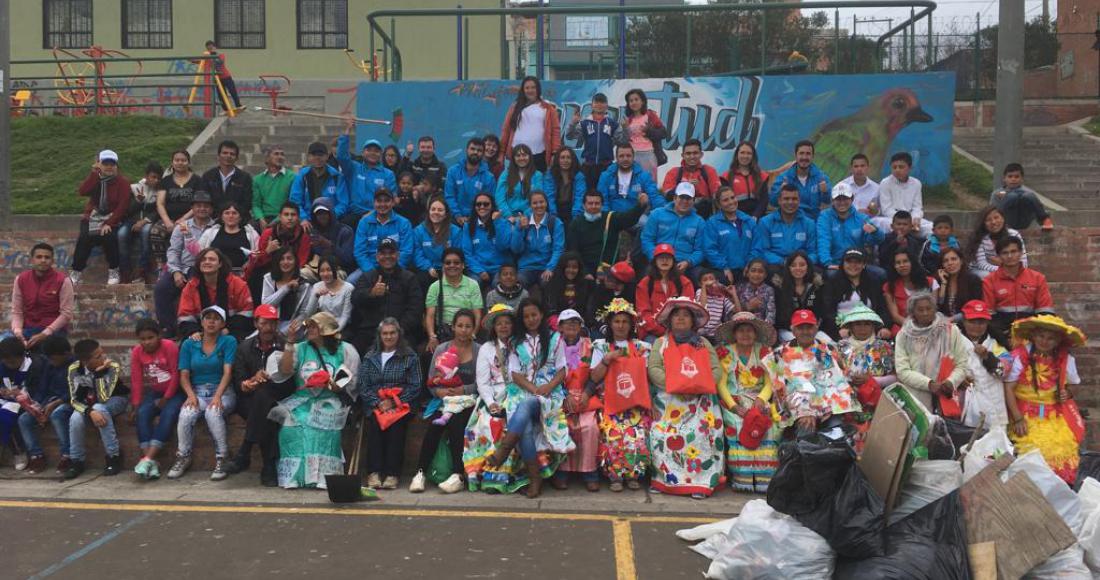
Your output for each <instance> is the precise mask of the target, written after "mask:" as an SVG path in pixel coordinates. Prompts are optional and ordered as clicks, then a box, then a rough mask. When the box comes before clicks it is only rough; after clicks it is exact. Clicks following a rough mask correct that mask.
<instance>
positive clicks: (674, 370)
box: [664, 339, 718, 395]
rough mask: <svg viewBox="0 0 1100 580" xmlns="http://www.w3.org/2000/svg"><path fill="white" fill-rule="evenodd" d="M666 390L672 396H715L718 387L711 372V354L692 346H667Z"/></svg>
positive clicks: (665, 360) (670, 344)
mask: <svg viewBox="0 0 1100 580" xmlns="http://www.w3.org/2000/svg"><path fill="white" fill-rule="evenodd" d="M664 362H665V390H666V391H667V392H668V394H670V395H714V394H717V393H718V387H717V385H716V384H715V381H714V374H713V373H712V372H711V370H710V353H709V352H708V351H707V349H705V348H703V347H701V346H700V347H694V346H691V345H690V344H673V343H672V341H671V339H670V340H669V343H668V344H667V345H666V346H665V353H664Z"/></svg>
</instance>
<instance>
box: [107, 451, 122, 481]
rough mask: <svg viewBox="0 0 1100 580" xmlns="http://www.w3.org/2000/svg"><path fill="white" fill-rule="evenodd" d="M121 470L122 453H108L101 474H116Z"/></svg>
mask: <svg viewBox="0 0 1100 580" xmlns="http://www.w3.org/2000/svg"><path fill="white" fill-rule="evenodd" d="M121 472H122V455H108V456H107V460H106V462H105V465H104V466H103V475H107V476H111V475H118V474H119V473H121Z"/></svg>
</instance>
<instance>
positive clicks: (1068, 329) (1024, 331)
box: [1012, 314, 1088, 346]
mask: <svg viewBox="0 0 1100 580" xmlns="http://www.w3.org/2000/svg"><path fill="white" fill-rule="evenodd" d="M1036 330H1052V331H1054V332H1057V333H1058V334H1061V335H1062V336H1064V337H1065V338H1064V339H1063V342H1067V343H1069V345H1070V346H1081V345H1083V344H1085V341H1086V340H1088V338H1087V337H1085V333H1083V332H1081V329H1079V328H1077V327H1076V326H1073V325H1071V324H1067V323H1066V321H1065V320H1062V318H1061V317H1059V316H1055V315H1053V314H1040V315H1038V316H1032V317H1030V318H1024V319H1023V320H1017V321H1016V322H1014V323H1012V340H1013V341H1017V340H1031V335H1032V333H1034V332H1035V331H1036Z"/></svg>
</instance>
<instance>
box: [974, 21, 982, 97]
mask: <svg viewBox="0 0 1100 580" xmlns="http://www.w3.org/2000/svg"><path fill="white" fill-rule="evenodd" d="M975 22H976V23H977V24H976V26H977V27H976V28H975V29H974V102H975V103H977V102H979V101H981V100H982V13H981V12H979V13H978V18H977V19H976V20H975Z"/></svg>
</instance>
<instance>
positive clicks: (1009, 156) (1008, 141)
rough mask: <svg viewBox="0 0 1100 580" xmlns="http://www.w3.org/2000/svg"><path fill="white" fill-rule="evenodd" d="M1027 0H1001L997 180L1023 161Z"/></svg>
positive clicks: (995, 133) (995, 140)
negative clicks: (1021, 156)
mask: <svg viewBox="0 0 1100 580" xmlns="http://www.w3.org/2000/svg"><path fill="white" fill-rule="evenodd" d="M1023 37H1024V0H1001V6H1000V14H999V21H998V26H997V110H996V111H994V121H995V127H994V129H993V183H991V184H990V189H993V188H995V187H997V186H998V185H999V184H998V182H997V176H998V175H1001V172H1002V170H1003V169H1004V166H1005V165H1007V164H1009V163H1014V162H1018V161H1019V160H1020V142H1021V141H1022V140H1023V133H1024V131H1023V120H1024V119H1023V116H1024V115H1023V108H1024V75H1023V68H1024V43H1022V42H1019V39H1021V38H1023Z"/></svg>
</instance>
